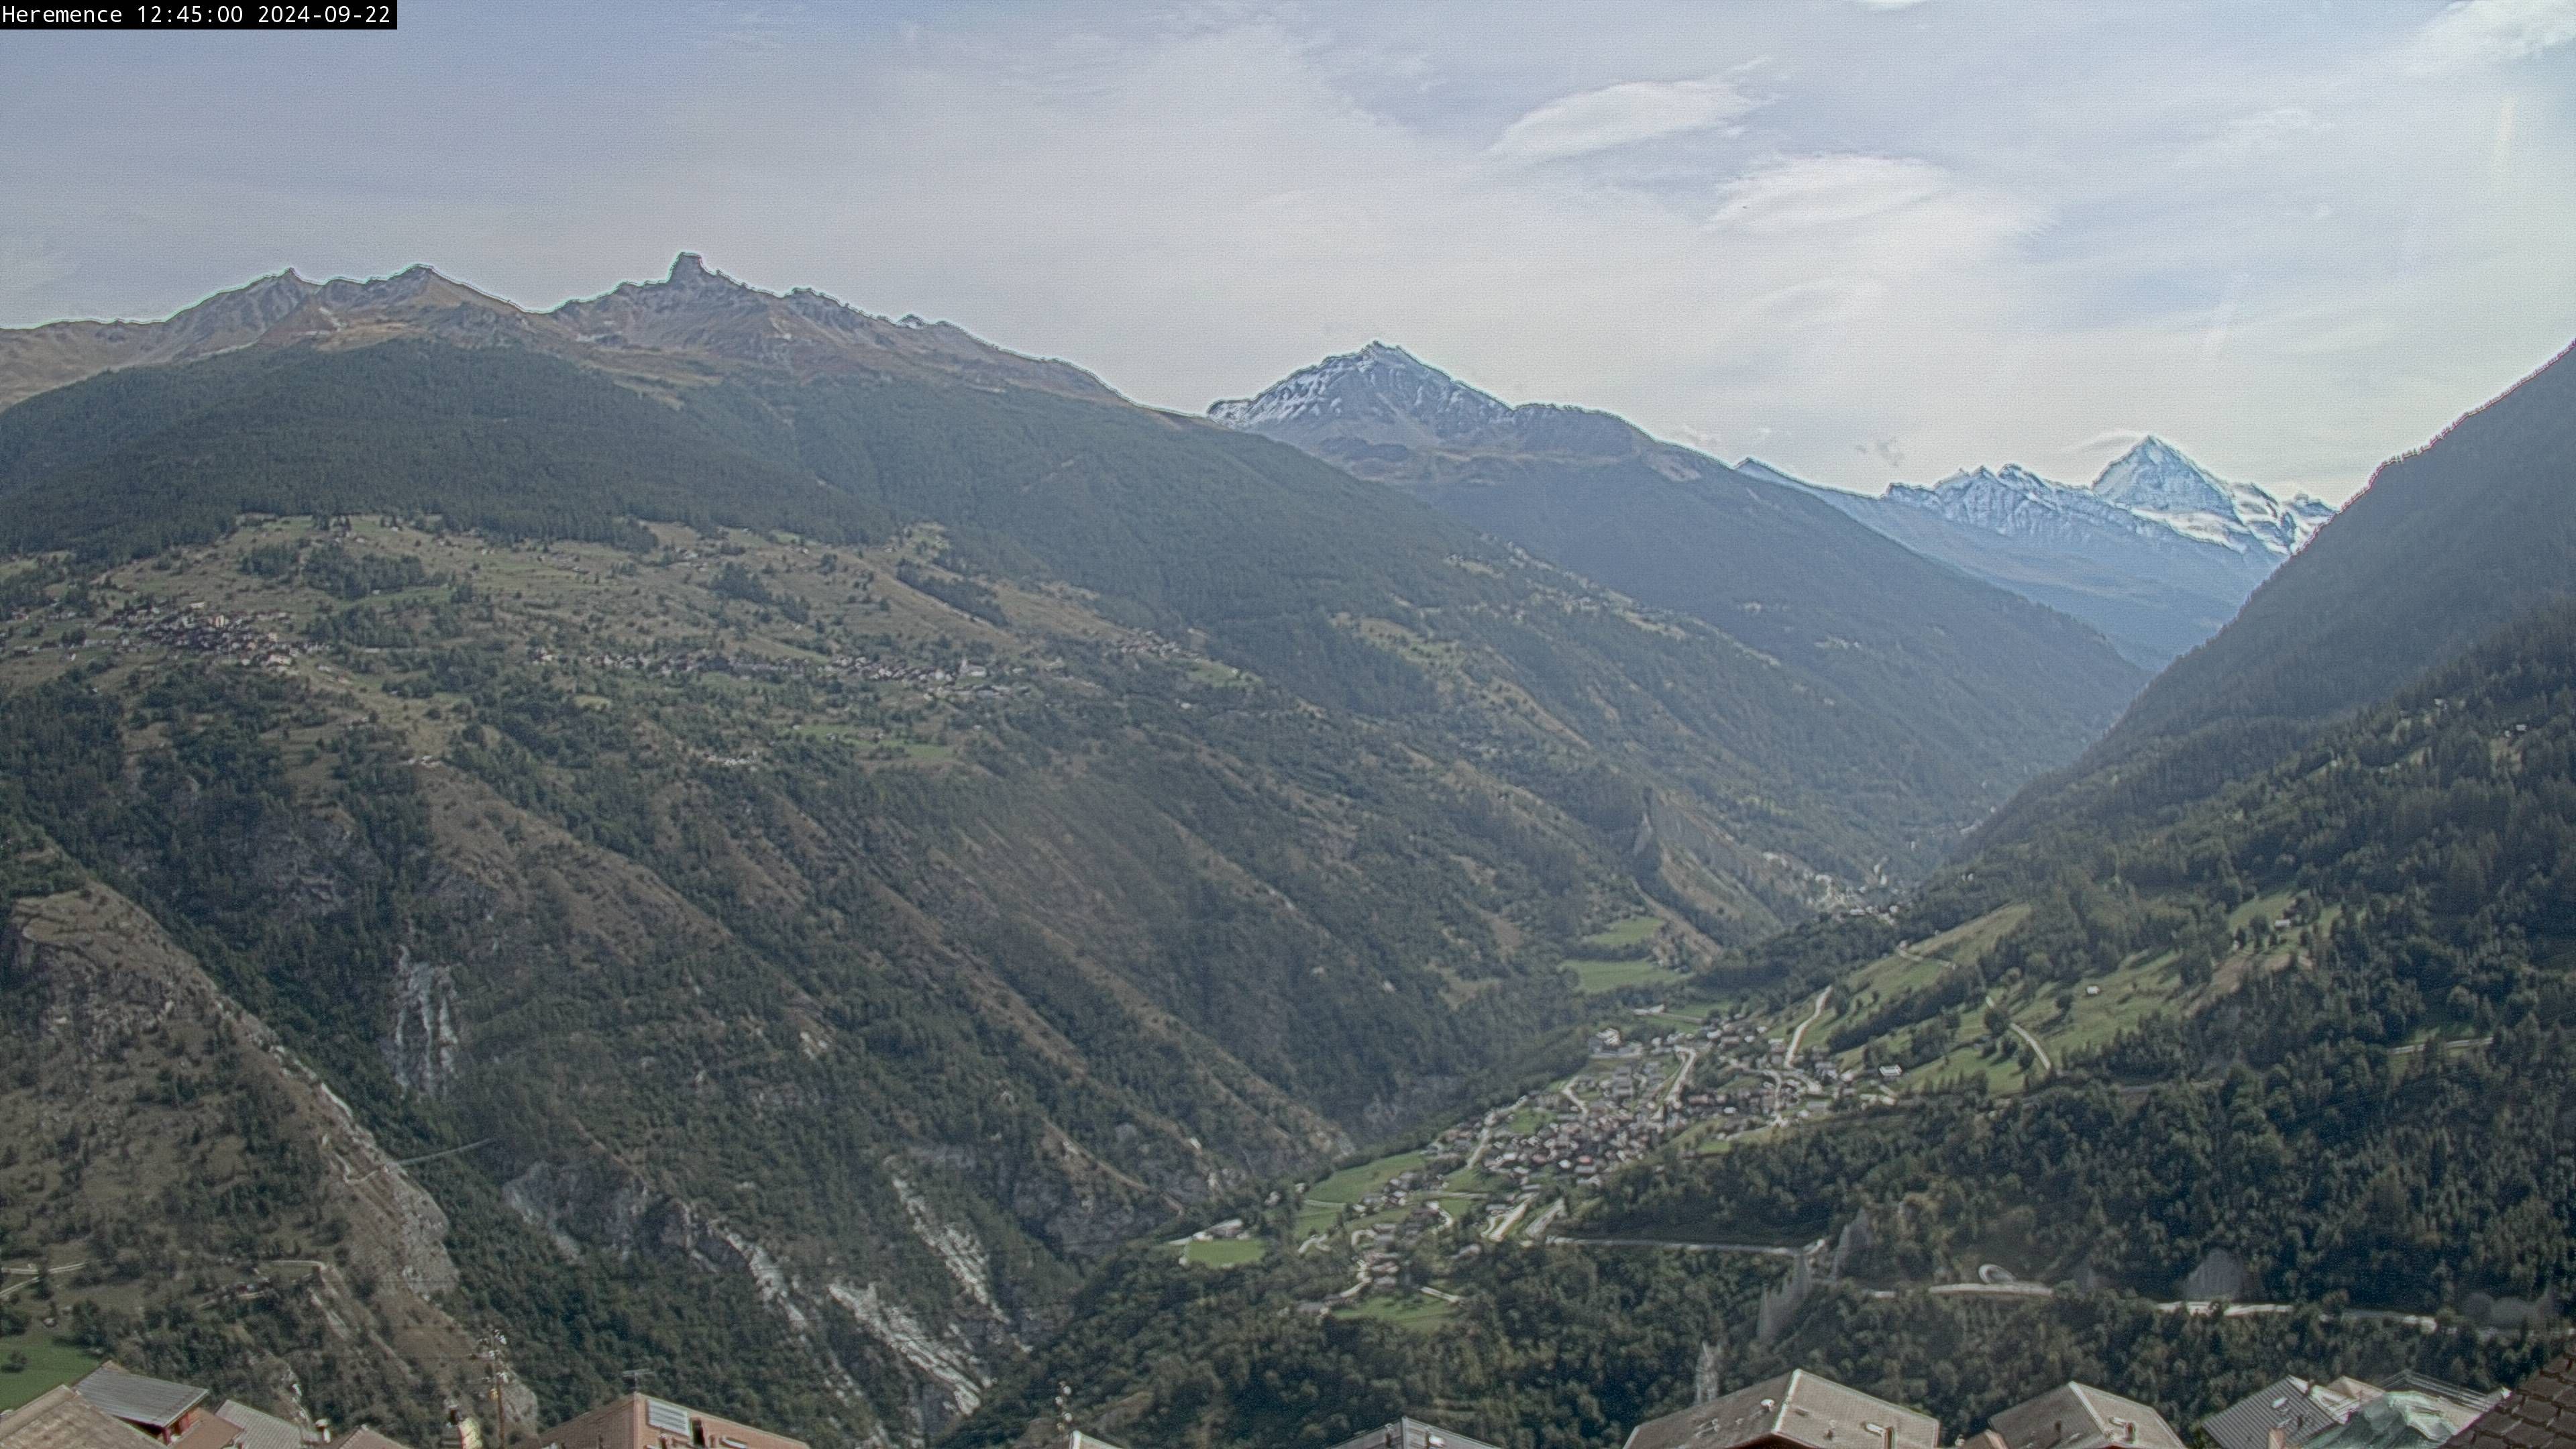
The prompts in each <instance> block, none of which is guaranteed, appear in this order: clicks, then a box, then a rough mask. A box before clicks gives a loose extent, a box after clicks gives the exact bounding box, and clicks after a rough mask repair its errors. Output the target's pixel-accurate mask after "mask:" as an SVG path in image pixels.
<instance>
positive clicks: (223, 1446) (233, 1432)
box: [170, 1414, 242, 1449]
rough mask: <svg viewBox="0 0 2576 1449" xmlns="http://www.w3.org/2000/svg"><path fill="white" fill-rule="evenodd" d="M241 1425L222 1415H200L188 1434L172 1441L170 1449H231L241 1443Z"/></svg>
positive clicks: (190, 1426) (189, 1427)
mask: <svg viewBox="0 0 2576 1449" xmlns="http://www.w3.org/2000/svg"><path fill="white" fill-rule="evenodd" d="M241 1434H242V1431H241V1425H239V1424H235V1423H232V1422H230V1421H228V1420H226V1419H225V1418H224V1417H223V1416H222V1415H221V1414H200V1415H198V1416H197V1422H195V1423H193V1424H191V1425H189V1426H188V1432H187V1433H185V1434H182V1435H180V1436H179V1437H178V1438H176V1439H173V1440H171V1441H170V1449H231V1446H233V1445H235V1444H239V1443H240V1442H241Z"/></svg>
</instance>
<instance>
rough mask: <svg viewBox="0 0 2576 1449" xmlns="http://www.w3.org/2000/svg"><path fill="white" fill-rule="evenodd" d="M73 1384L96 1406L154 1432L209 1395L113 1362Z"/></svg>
mask: <svg viewBox="0 0 2576 1449" xmlns="http://www.w3.org/2000/svg"><path fill="white" fill-rule="evenodd" d="M73 1387H74V1388H76V1389H78V1390H79V1391H80V1396H81V1397H82V1398H84V1399H87V1400H89V1402H90V1404H91V1405H92V1406H93V1407H95V1408H97V1409H99V1410H101V1411H103V1412H105V1413H109V1414H113V1415H115V1416H116V1417H117V1418H120V1419H123V1420H124V1421H125V1422H127V1423H129V1424H139V1425H141V1426H143V1427H144V1428H146V1429H151V1430H153V1431H155V1432H167V1431H168V1430H169V1429H170V1427H171V1426H172V1425H174V1424H176V1423H178V1422H179V1421H180V1420H181V1419H184V1418H186V1417H187V1416H188V1411H189V1410H190V1409H193V1408H195V1407H197V1405H198V1404H200V1403H202V1402H203V1401H204V1400H205V1397H206V1391H205V1390H204V1389H201V1388H198V1387H196V1386H195V1385H193V1384H174V1383H172V1382H170V1381H169V1380H168V1379H148V1378H145V1377H144V1376H143V1375H141V1374H130V1373H127V1372H126V1371H125V1370H123V1369H121V1368H118V1367H117V1366H116V1365H114V1364H106V1365H102V1366H101V1367H99V1368H95V1369H92V1370H91V1371H90V1375H89V1377H88V1378H85V1379H82V1380H81V1381H80V1382H79V1383H77V1384H75V1385H73Z"/></svg>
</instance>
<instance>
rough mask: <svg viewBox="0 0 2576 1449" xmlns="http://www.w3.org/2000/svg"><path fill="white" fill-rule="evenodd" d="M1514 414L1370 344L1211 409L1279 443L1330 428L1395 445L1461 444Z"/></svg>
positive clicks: (1411, 359)
mask: <svg viewBox="0 0 2576 1449" xmlns="http://www.w3.org/2000/svg"><path fill="white" fill-rule="evenodd" d="M1510 413H1511V407H1510V406H1509V405H1508V404H1506V403H1505V402H1503V401H1502V399H1500V398H1497V397H1495V396H1493V395H1492V394H1490V393H1484V392H1479V391H1477V390H1476V389H1474V388H1472V387H1469V386H1467V385H1466V384H1465V383H1462V382H1460V381H1458V380H1457V379H1456V378H1454V377H1451V376H1450V375H1449V374H1447V373H1445V372H1442V371H1441V370H1440V369H1438V368H1436V367H1433V366H1431V365H1429V364H1428V363H1425V362H1423V361H1422V360H1421V359H1420V358H1418V357H1415V356H1414V355H1413V354H1412V353H1410V352H1407V351H1405V350H1404V349H1403V348H1401V347H1395V346H1391V345H1389V344H1387V343H1384V342H1371V343H1370V344H1369V345H1367V346H1366V347H1363V348H1361V349H1360V350H1359V351H1357V352H1344V353H1339V354H1336V355H1334V356H1331V357H1327V358H1325V359H1324V360H1323V361H1321V362H1318V363H1316V364H1314V365H1313V366H1311V367H1304V368H1300V369H1298V370H1297V371H1295V372H1292V373H1290V374H1289V375H1288V376H1286V377H1284V378H1281V379H1280V380H1279V381H1278V382H1276V383H1274V384H1272V385H1271V386H1270V387H1269V388H1268V389H1266V390H1264V391H1263V392H1262V393H1261V394H1260V395H1259V396H1257V397H1250V398H1230V399H1227V400H1225V401H1223V402H1219V403H1216V404H1213V405H1212V406H1210V407H1209V408H1208V416H1209V417H1211V418H1214V419H1215V420H1216V421H1218V422H1220V423H1224V424H1225V425H1226V426H1228V427H1233V428H1241V429H1243V430H1244V431H1246V432H1258V433H1264V434H1269V435H1273V436H1278V435H1282V434H1290V433H1303V432H1309V431H1320V430H1323V429H1327V428H1329V429H1331V430H1332V431H1334V432H1335V433H1338V434H1341V435H1343V436H1361V435H1377V434H1383V435H1384V440H1385V441H1389V442H1398V441H1401V442H1417V441H1428V442H1455V441H1459V440H1461V439H1464V438H1466V437H1469V436H1471V435H1473V434H1474V433H1476V432H1478V431H1479V430H1481V429H1484V428H1487V427H1490V426H1492V425H1493V424H1494V423H1495V422H1496V421H1497V420H1498V419H1501V418H1503V417H1506V416H1508V415H1510Z"/></svg>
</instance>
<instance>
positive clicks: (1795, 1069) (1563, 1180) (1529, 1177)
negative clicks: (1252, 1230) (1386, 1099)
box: [1361, 1015, 1883, 1241]
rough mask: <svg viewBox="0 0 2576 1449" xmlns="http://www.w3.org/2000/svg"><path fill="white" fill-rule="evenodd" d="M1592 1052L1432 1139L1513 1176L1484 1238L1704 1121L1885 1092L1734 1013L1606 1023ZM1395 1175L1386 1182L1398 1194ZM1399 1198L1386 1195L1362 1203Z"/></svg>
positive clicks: (1769, 1115) (1489, 1213)
mask: <svg viewBox="0 0 2576 1449" xmlns="http://www.w3.org/2000/svg"><path fill="white" fill-rule="evenodd" d="M1593 1056H1594V1065H1593V1069H1592V1070H1590V1071H1587V1072H1586V1073H1584V1074H1583V1075H1582V1076H1581V1077H1579V1078H1578V1079H1577V1080H1576V1082H1574V1083H1570V1084H1568V1085H1566V1086H1564V1087H1560V1088H1556V1089H1553V1090H1550V1091H1546V1092H1534V1093H1531V1094H1529V1095H1527V1096H1524V1097H1522V1098H1520V1099H1519V1100H1517V1101H1514V1102H1512V1103H1510V1104H1509V1105H1507V1106H1503V1107H1498V1108H1496V1109H1494V1110H1493V1111H1490V1112H1487V1113H1486V1114H1485V1115H1484V1116H1483V1117H1481V1118H1478V1119H1475V1120H1472V1121H1468V1122H1463V1123H1460V1124H1459V1125H1457V1126H1455V1127H1452V1128H1450V1129H1449V1130H1448V1131H1447V1132H1446V1133H1443V1134H1442V1135H1441V1137H1440V1138H1439V1139H1437V1140H1436V1141H1435V1142H1434V1143H1433V1144H1432V1146H1431V1149H1430V1151H1431V1154H1432V1156H1431V1159H1430V1160H1431V1165H1432V1166H1433V1167H1434V1168H1435V1169H1439V1168H1444V1167H1457V1166H1465V1167H1481V1168H1482V1169H1483V1170H1484V1171H1486V1172H1487V1173H1490V1174H1492V1175H1494V1176H1496V1177H1500V1178H1504V1179H1506V1180H1508V1181H1509V1182H1510V1184H1511V1187H1510V1189H1509V1190H1508V1191H1506V1192H1504V1193H1503V1194H1502V1195H1501V1196H1499V1197H1497V1198H1495V1199H1494V1200H1493V1201H1491V1202H1489V1203H1488V1204H1487V1205H1486V1208H1485V1236H1486V1237H1487V1238H1489V1239H1491V1240H1494V1241H1501V1240H1502V1239H1503V1238H1505V1237H1507V1236H1509V1235H1510V1234H1511V1233H1512V1231H1513V1230H1514V1229H1515V1228H1518V1229H1520V1230H1522V1231H1523V1232H1524V1233H1536V1232H1537V1231H1538V1230H1539V1229H1540V1228H1541V1227H1542V1226H1543V1225H1544V1222H1545V1220H1546V1218H1547V1217H1548V1216H1552V1214H1543V1215H1542V1216H1541V1217H1538V1218H1528V1217H1527V1214H1528V1213H1529V1212H1530V1211H1531V1209H1532V1208H1534V1207H1535V1206H1536V1205H1537V1204H1538V1203H1540V1202H1542V1201H1544V1200H1545V1199H1547V1198H1548V1197H1549V1196H1551V1195H1553V1194H1558V1193H1561V1192H1562V1191H1564V1190H1565V1189H1567V1188H1569V1187H1586V1186H1590V1185H1591V1184H1592V1183H1594V1182H1596V1181H1598V1180H1599V1179H1600V1178H1602V1177H1603V1176H1605V1175H1607V1174H1609V1173H1610V1172H1612V1171H1614V1170H1616V1169H1617V1168H1619V1167H1621V1166H1623V1165H1625V1164H1627V1163H1630V1162H1633V1161H1636V1160H1637V1159H1638V1158H1640V1157H1643V1156H1645V1155H1646V1154H1647V1153H1649V1152H1651V1151H1653V1150H1654V1149H1655V1148H1657V1147H1659V1146H1662V1145H1663V1144H1665V1143H1667V1142H1670V1141H1672V1140H1673V1139H1674V1138H1676V1137H1678V1136H1680V1135H1681V1134H1682V1133H1684V1132H1686V1131H1689V1130H1691V1129H1693V1128H1695V1127H1699V1126H1701V1125H1702V1124H1714V1130H1715V1131H1716V1132H1717V1133H1719V1134H1720V1135H1731V1134H1733V1133H1737V1132H1749V1131H1753V1130H1755V1129H1757V1128H1761V1127H1767V1126H1771V1125H1773V1124H1776V1123H1779V1122H1784V1121H1790V1120H1793V1119H1796V1118H1801V1117H1810V1116H1813V1115H1815V1114H1816V1113H1818V1112H1823V1111H1828V1110H1831V1109H1832V1108H1833V1107H1834V1106H1835V1105H1837V1104H1841V1103H1848V1102H1851V1101H1854V1100H1871V1099H1875V1098H1878V1097H1880V1096H1881V1095H1883V1091H1882V1089H1881V1087H1880V1086H1879V1084H1877V1083H1876V1082H1875V1081H1873V1080H1866V1079H1864V1078H1863V1076H1862V1075H1861V1074H1859V1073H1852V1072H1843V1071H1839V1070H1837V1069H1836V1068H1835V1066H1834V1064H1833V1063H1832V1062H1831V1061H1830V1060H1829V1059H1826V1058H1825V1057H1824V1056H1823V1054H1822V1053H1815V1054H1813V1055H1810V1056H1808V1057H1806V1058H1804V1059H1801V1058H1800V1057H1798V1056H1796V1055H1794V1054H1793V1053H1792V1052H1791V1051H1790V1049H1789V1044H1788V1043H1787V1042H1785V1041H1773V1040H1770V1039H1769V1038H1767V1037H1765V1036H1764V1035H1763V1033H1762V1031H1761V1030H1760V1028H1759V1027H1758V1026H1757V1025H1756V1023H1755V1022H1754V1021H1753V1019H1752V1018H1750V1017H1747V1016H1741V1015H1738V1016H1729V1017H1722V1018H1712V1019H1711V1020H1709V1021H1708V1022H1707V1023H1705V1024H1703V1025H1701V1026H1699V1027H1698V1028H1697V1029H1695V1030H1689V1031H1672V1032H1664V1033H1661V1034H1658V1035H1654V1036H1649V1037H1641V1038H1632V1037H1629V1036H1627V1035H1624V1034H1623V1033H1621V1032H1620V1031H1619V1030H1618V1029H1617V1028H1615V1027H1605V1028H1603V1029H1602V1030H1601V1031H1600V1032H1598V1033H1597V1034H1596V1035H1595V1037H1594V1039H1593ZM1587 1088H1588V1089H1589V1093H1588V1095H1587V1094H1586V1091H1585V1090H1584V1089H1587ZM1400 1183H1401V1180H1400V1179H1399V1180H1398V1183H1395V1184H1390V1189H1391V1190H1392V1191H1393V1192H1399V1193H1400V1192H1402V1191H1403V1190H1404V1189H1403V1188H1402V1186H1401V1185H1400ZM1401 1205H1402V1199H1401V1198H1400V1197H1394V1198H1391V1199H1390V1201H1389V1202H1388V1203H1385V1204H1368V1203H1363V1204H1362V1205H1361V1209H1362V1211H1364V1212H1365V1211H1370V1210H1372V1209H1373V1208H1375V1207H1380V1206H1401ZM1525 1219H1526V1221H1525Z"/></svg>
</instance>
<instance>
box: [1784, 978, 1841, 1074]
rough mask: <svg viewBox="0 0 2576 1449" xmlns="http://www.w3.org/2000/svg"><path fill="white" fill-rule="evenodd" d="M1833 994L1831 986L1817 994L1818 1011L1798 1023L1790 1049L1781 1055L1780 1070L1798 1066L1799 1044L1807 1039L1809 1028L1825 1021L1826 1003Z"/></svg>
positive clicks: (1791, 1037)
mask: <svg viewBox="0 0 2576 1449" xmlns="http://www.w3.org/2000/svg"><path fill="white" fill-rule="evenodd" d="M1833 994H1834V989H1833V988H1832V987H1830V986H1828V987H1826V988H1825V989H1824V990H1822V991H1819V992H1817V993H1816V1009H1815V1010H1813V1011H1811V1012H1808V1013H1807V1019H1806V1020H1805V1021H1802V1022H1799V1023H1798V1029H1797V1030H1796V1031H1793V1032H1791V1033H1789V1049H1788V1050H1787V1051H1785V1052H1783V1053H1781V1054H1780V1070H1782V1071H1784V1072H1785V1071H1789V1070H1791V1069H1792V1068H1794V1067H1796V1066H1797V1065H1798V1043H1799V1042H1800V1041H1801V1040H1803V1039H1804V1038H1805V1037H1806V1035H1807V1028H1808V1027H1811V1026H1814V1025H1815V1024H1816V1023H1817V1022H1819V1021H1822V1020H1823V1019H1824V1016H1825V1002H1826V1001H1827V1000H1829V999H1831V997H1832V996H1833Z"/></svg>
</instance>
